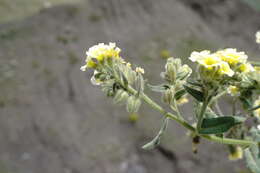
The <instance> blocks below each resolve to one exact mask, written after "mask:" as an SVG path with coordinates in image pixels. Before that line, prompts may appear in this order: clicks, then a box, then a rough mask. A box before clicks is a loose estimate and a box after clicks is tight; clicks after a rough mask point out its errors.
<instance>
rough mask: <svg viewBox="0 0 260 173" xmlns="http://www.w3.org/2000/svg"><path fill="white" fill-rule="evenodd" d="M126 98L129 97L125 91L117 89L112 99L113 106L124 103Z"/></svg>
mask: <svg viewBox="0 0 260 173" xmlns="http://www.w3.org/2000/svg"><path fill="white" fill-rule="evenodd" d="M128 97H129V95H128V93H127V92H126V91H124V90H122V89H119V90H118V91H117V92H116V95H115V97H114V103H115V104H119V103H124V102H125V101H126V100H127V98H128Z"/></svg>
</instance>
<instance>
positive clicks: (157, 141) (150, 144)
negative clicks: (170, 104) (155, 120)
mask: <svg viewBox="0 0 260 173" xmlns="http://www.w3.org/2000/svg"><path fill="white" fill-rule="evenodd" d="M168 120H169V119H168V118H165V119H164V122H163V124H162V127H161V129H160V131H159V133H158V134H157V135H156V136H155V138H153V140H152V141H151V142H148V143H147V144H145V145H143V146H142V148H143V149H145V150H151V149H154V148H155V147H156V146H158V145H159V144H160V142H161V137H162V135H163V134H164V132H165V131H166V129H167V126H168Z"/></svg>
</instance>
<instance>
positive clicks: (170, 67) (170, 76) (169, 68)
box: [165, 58, 178, 82]
mask: <svg viewBox="0 0 260 173" xmlns="http://www.w3.org/2000/svg"><path fill="white" fill-rule="evenodd" d="M176 64H178V63H177V61H175V60H174V59H173V58H169V59H168V61H167V63H166V65H165V70H166V72H165V78H166V80H168V81H169V82H174V81H175V80H176V75H177V68H176Z"/></svg>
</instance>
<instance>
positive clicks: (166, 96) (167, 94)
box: [162, 89, 174, 104]
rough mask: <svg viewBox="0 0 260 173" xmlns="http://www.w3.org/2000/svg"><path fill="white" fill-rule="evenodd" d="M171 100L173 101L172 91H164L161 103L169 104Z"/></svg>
mask: <svg viewBox="0 0 260 173" xmlns="http://www.w3.org/2000/svg"><path fill="white" fill-rule="evenodd" d="M173 99H174V91H173V90H172V89H167V90H165V92H164V93H163V96H162V100H163V102H165V103H168V104H171V103H172V100H173Z"/></svg>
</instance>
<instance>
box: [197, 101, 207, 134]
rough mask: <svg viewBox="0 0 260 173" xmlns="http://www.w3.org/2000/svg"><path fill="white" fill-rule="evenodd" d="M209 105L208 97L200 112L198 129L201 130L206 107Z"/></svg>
mask: <svg viewBox="0 0 260 173" xmlns="http://www.w3.org/2000/svg"><path fill="white" fill-rule="evenodd" d="M207 107H208V101H207V99H206V101H204V102H203V104H202V107H201V110H200V114H199V117H198V123H197V130H198V131H199V130H200V129H201V125H202V121H203V116H204V114H205V112H206V109H207Z"/></svg>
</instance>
